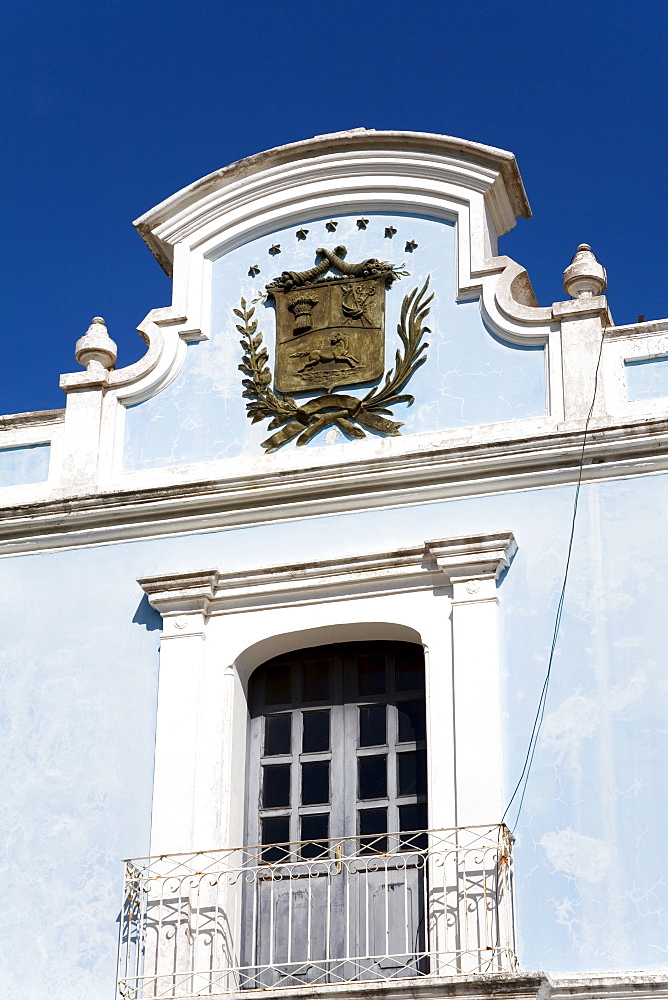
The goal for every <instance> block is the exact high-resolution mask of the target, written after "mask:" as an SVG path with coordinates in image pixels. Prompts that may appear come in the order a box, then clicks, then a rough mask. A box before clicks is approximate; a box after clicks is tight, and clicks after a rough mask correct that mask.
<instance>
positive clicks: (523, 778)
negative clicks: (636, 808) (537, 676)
mask: <svg viewBox="0 0 668 1000" xmlns="http://www.w3.org/2000/svg"><path fill="white" fill-rule="evenodd" d="M602 354H603V333H601V343H600V345H599V348H598V359H597V361H596V373H595V375H594V393H593V396H592V400H591V406H590V407H589V413H588V414H587V419H586V421H585V427H584V434H583V437H582V451H581V452H580V468H579V470H578V481H577V484H576V487H575V498H574V500H573V517H572V519H571V534H570V538H569V540H568V553H567V555H566V567H565V569H564V580H563V583H562V585H561V593H560V595H559V601H558V603H557V613H556V615H555V619H554V632H553V634H552V645H551V647H550V656H549V659H548V663H547V671H546V674H545V680H544V681H543V687H542V690H541V692H540V698H539V699H538V708H537V709H536V716H535V718H534V720H533V728H532V730H531V736H530V738H529V746H528V747H527V752H526V756H525V758H524V765H523V767H522V773H521V774H520V776H519V778H518V781H517V784H516V785H515V788H514V790H513V794H512V795H511V796H510V800H509V802H508V805H507V806H506V808H505V810H504V812H503V816H502V817H501V822H502V823H503V822H504V820H505V818H506V815H507V814H508V810H509V809H510V807H511V805H512V804H513V801H514V799H515V796H516V795H517V793H518V792H519V790H520V788H521V787H522V783H524V787H523V788H522V794H521V796H520V802H519V806H518V807H517V815H516V816H515V822H514V824H513V828H515V827H516V826H517V823H518V821H519V818H520V813H521V812H522V806H523V804H524V795H525V793H526V790H527V784H528V782H529V774H530V773H531V765H532V764H533V758H534V754H535V752H536V746H537V745H538V736H539V734H540V729H541V726H542V724H543V717H544V715H545V705H546V703H547V692H548V688H549V686H550V676H551V674H552V661H553V659H554V652H555V650H556V648H557V638H558V636H559V626H560V625H561V616H562V613H563V610H564V599H565V597H566V584H567V583H568V570H569V569H570V565H571V554H572V552H573V539H574V537H575V522H576V519H577V514H578V501H579V499H580V487H581V485H582V470H583V468H584V454H585V448H586V446H587V433H588V431H589V423H590V421H591V417H592V414H593V412H594V404H595V403H596V393H597V390H598V372H599V368H600V366H601V356H602Z"/></svg>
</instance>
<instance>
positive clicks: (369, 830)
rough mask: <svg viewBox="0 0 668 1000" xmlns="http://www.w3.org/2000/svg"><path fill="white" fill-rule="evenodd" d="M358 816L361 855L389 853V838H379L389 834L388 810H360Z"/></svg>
mask: <svg viewBox="0 0 668 1000" xmlns="http://www.w3.org/2000/svg"><path fill="white" fill-rule="evenodd" d="M358 816H359V833H360V853H361V854H373V853H374V851H378V852H380V853H381V854H382V853H384V852H385V851H387V837H385V836H378V835H379V834H384V833H386V832H387V809H360V811H359V813H358Z"/></svg>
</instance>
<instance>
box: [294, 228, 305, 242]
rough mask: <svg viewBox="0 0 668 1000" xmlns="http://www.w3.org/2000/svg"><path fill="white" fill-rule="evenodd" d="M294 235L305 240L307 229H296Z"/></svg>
mask: <svg viewBox="0 0 668 1000" xmlns="http://www.w3.org/2000/svg"><path fill="white" fill-rule="evenodd" d="M295 236H296V237H297V239H298V240H305V239H306V237H307V236H308V229H298V230H297V232H296V233H295Z"/></svg>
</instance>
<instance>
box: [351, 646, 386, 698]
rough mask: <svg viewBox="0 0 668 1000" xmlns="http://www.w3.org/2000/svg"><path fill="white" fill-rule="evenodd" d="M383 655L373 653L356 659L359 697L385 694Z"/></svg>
mask: <svg viewBox="0 0 668 1000" xmlns="http://www.w3.org/2000/svg"><path fill="white" fill-rule="evenodd" d="M385 673H386V671H385V654H384V653H375V654H368V655H360V656H358V657H357V690H358V691H359V693H360V694H361V695H367V694H385V690H386V679H385Z"/></svg>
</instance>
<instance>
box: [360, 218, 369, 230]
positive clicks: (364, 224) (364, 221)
mask: <svg viewBox="0 0 668 1000" xmlns="http://www.w3.org/2000/svg"><path fill="white" fill-rule="evenodd" d="M368 225H369V220H368V219H358V220H357V228H358V229H366V227H367V226H368Z"/></svg>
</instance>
